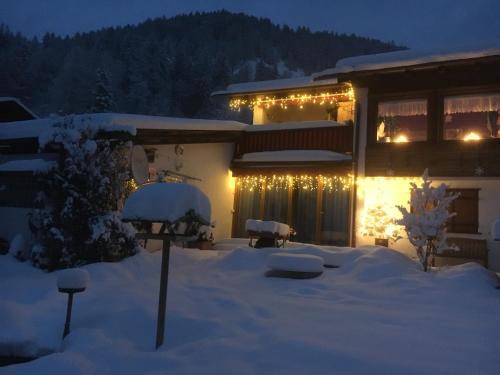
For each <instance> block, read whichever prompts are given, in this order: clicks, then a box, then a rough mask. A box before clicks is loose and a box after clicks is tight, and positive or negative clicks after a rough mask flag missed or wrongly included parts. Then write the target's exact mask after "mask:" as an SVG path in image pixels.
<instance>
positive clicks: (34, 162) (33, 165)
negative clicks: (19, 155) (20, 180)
mask: <svg viewBox="0 0 500 375" xmlns="http://www.w3.org/2000/svg"><path fill="white" fill-rule="evenodd" d="M56 165H57V162H56V161H52V160H43V159H27V160H24V159H22V160H21V159H20V160H10V161H8V162H6V163H3V164H0V172H47V171H49V170H50V169H52V168H54V167H55V166H56Z"/></svg>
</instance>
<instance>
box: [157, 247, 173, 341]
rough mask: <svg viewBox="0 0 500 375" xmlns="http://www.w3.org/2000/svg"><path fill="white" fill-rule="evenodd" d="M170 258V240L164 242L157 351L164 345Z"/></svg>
mask: <svg viewBox="0 0 500 375" xmlns="http://www.w3.org/2000/svg"><path fill="white" fill-rule="evenodd" d="M169 258H170V240H169V239H165V240H163V249H162V254H161V277H160V297H159V303H158V321H157V324H156V349H158V348H159V347H160V346H161V345H162V344H163V338H164V333H165V310H166V308H167V289H168V264H169V260H170V259H169Z"/></svg>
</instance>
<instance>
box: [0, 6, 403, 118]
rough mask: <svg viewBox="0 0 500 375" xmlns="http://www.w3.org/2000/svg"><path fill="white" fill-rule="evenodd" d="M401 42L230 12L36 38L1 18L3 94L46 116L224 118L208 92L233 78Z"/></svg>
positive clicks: (319, 63)
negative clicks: (106, 113)
mask: <svg viewBox="0 0 500 375" xmlns="http://www.w3.org/2000/svg"><path fill="white" fill-rule="evenodd" d="M333 26H334V25H333ZM400 48H401V47H398V46H396V45H395V44H394V43H392V42H391V43H386V42H381V41H379V40H375V39H370V38H364V37H359V36H356V35H353V34H351V35H347V34H338V33H333V32H312V31H310V30H309V29H308V28H306V27H299V28H290V27H288V26H286V25H285V26H280V25H275V24H273V23H272V22H271V21H270V20H269V19H264V18H257V17H253V16H248V15H245V14H235V13H229V12H227V11H218V12H211V13H193V14H189V15H180V16H176V17H173V18H157V19H152V20H147V21H145V22H143V23H141V24H138V25H128V26H123V27H111V28H105V29H101V30H98V31H93V32H88V33H77V34H75V35H73V36H66V37H61V36H57V35H54V34H50V33H48V34H46V35H44V36H43V37H42V38H40V39H37V38H34V39H28V38H26V37H24V36H23V35H21V34H15V33H13V32H11V31H10V30H9V29H8V28H7V27H6V26H4V25H1V26H0V96H14V97H18V98H20V99H21V100H22V101H23V102H25V103H26V104H27V105H28V106H30V107H31V108H32V109H33V110H34V111H35V112H36V113H38V114H39V115H42V116H45V115H49V114H61V115H63V114H69V113H84V112H92V111H115V112H125V113H141V114H151V115H166V116H177V117H204V118H230V117H231V116H232V115H231V114H230V113H229V112H228V111H227V109H226V106H225V105H223V103H220V101H214V100H213V99H211V98H210V93H211V92H212V91H214V90H216V89H220V88H223V87H225V86H226V85H227V84H229V83H234V82H245V81H254V80H266V79H275V78H285V77H292V76H299V75H304V74H310V73H312V72H315V71H319V70H322V69H325V68H328V67H332V66H334V65H335V62H336V61H337V60H338V59H340V58H344V57H348V56H356V55H362V54H368V53H379V52H386V51H392V50H396V49H400ZM96 98H97V99H96ZM233 116H234V115H233Z"/></svg>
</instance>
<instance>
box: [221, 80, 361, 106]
mask: <svg viewBox="0 0 500 375" xmlns="http://www.w3.org/2000/svg"><path fill="white" fill-rule="evenodd" d="M352 100H354V90H353V88H352V86H350V85H349V86H347V87H346V88H345V89H344V90H343V91H338V92H322V93H319V94H291V95H288V96H285V97H274V96H265V97H258V98H255V99H244V98H231V99H230V101H229V108H230V109H232V110H233V111H240V110H241V108H242V107H245V106H247V107H249V108H250V109H253V108H254V107H261V108H270V107H272V106H280V107H281V108H284V109H287V105H288V104H295V105H299V106H301V107H300V109H302V108H303V107H302V106H303V105H304V104H306V103H313V104H316V103H318V102H319V104H320V105H323V104H325V103H326V102H328V103H330V104H332V105H334V104H336V103H337V102H340V101H352Z"/></svg>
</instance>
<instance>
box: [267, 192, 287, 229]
mask: <svg viewBox="0 0 500 375" xmlns="http://www.w3.org/2000/svg"><path fill="white" fill-rule="evenodd" d="M265 194H266V195H265V203H264V220H270V221H277V222H280V223H286V222H287V217H288V190H287V189H277V190H274V189H272V190H266V192H265Z"/></svg>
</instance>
